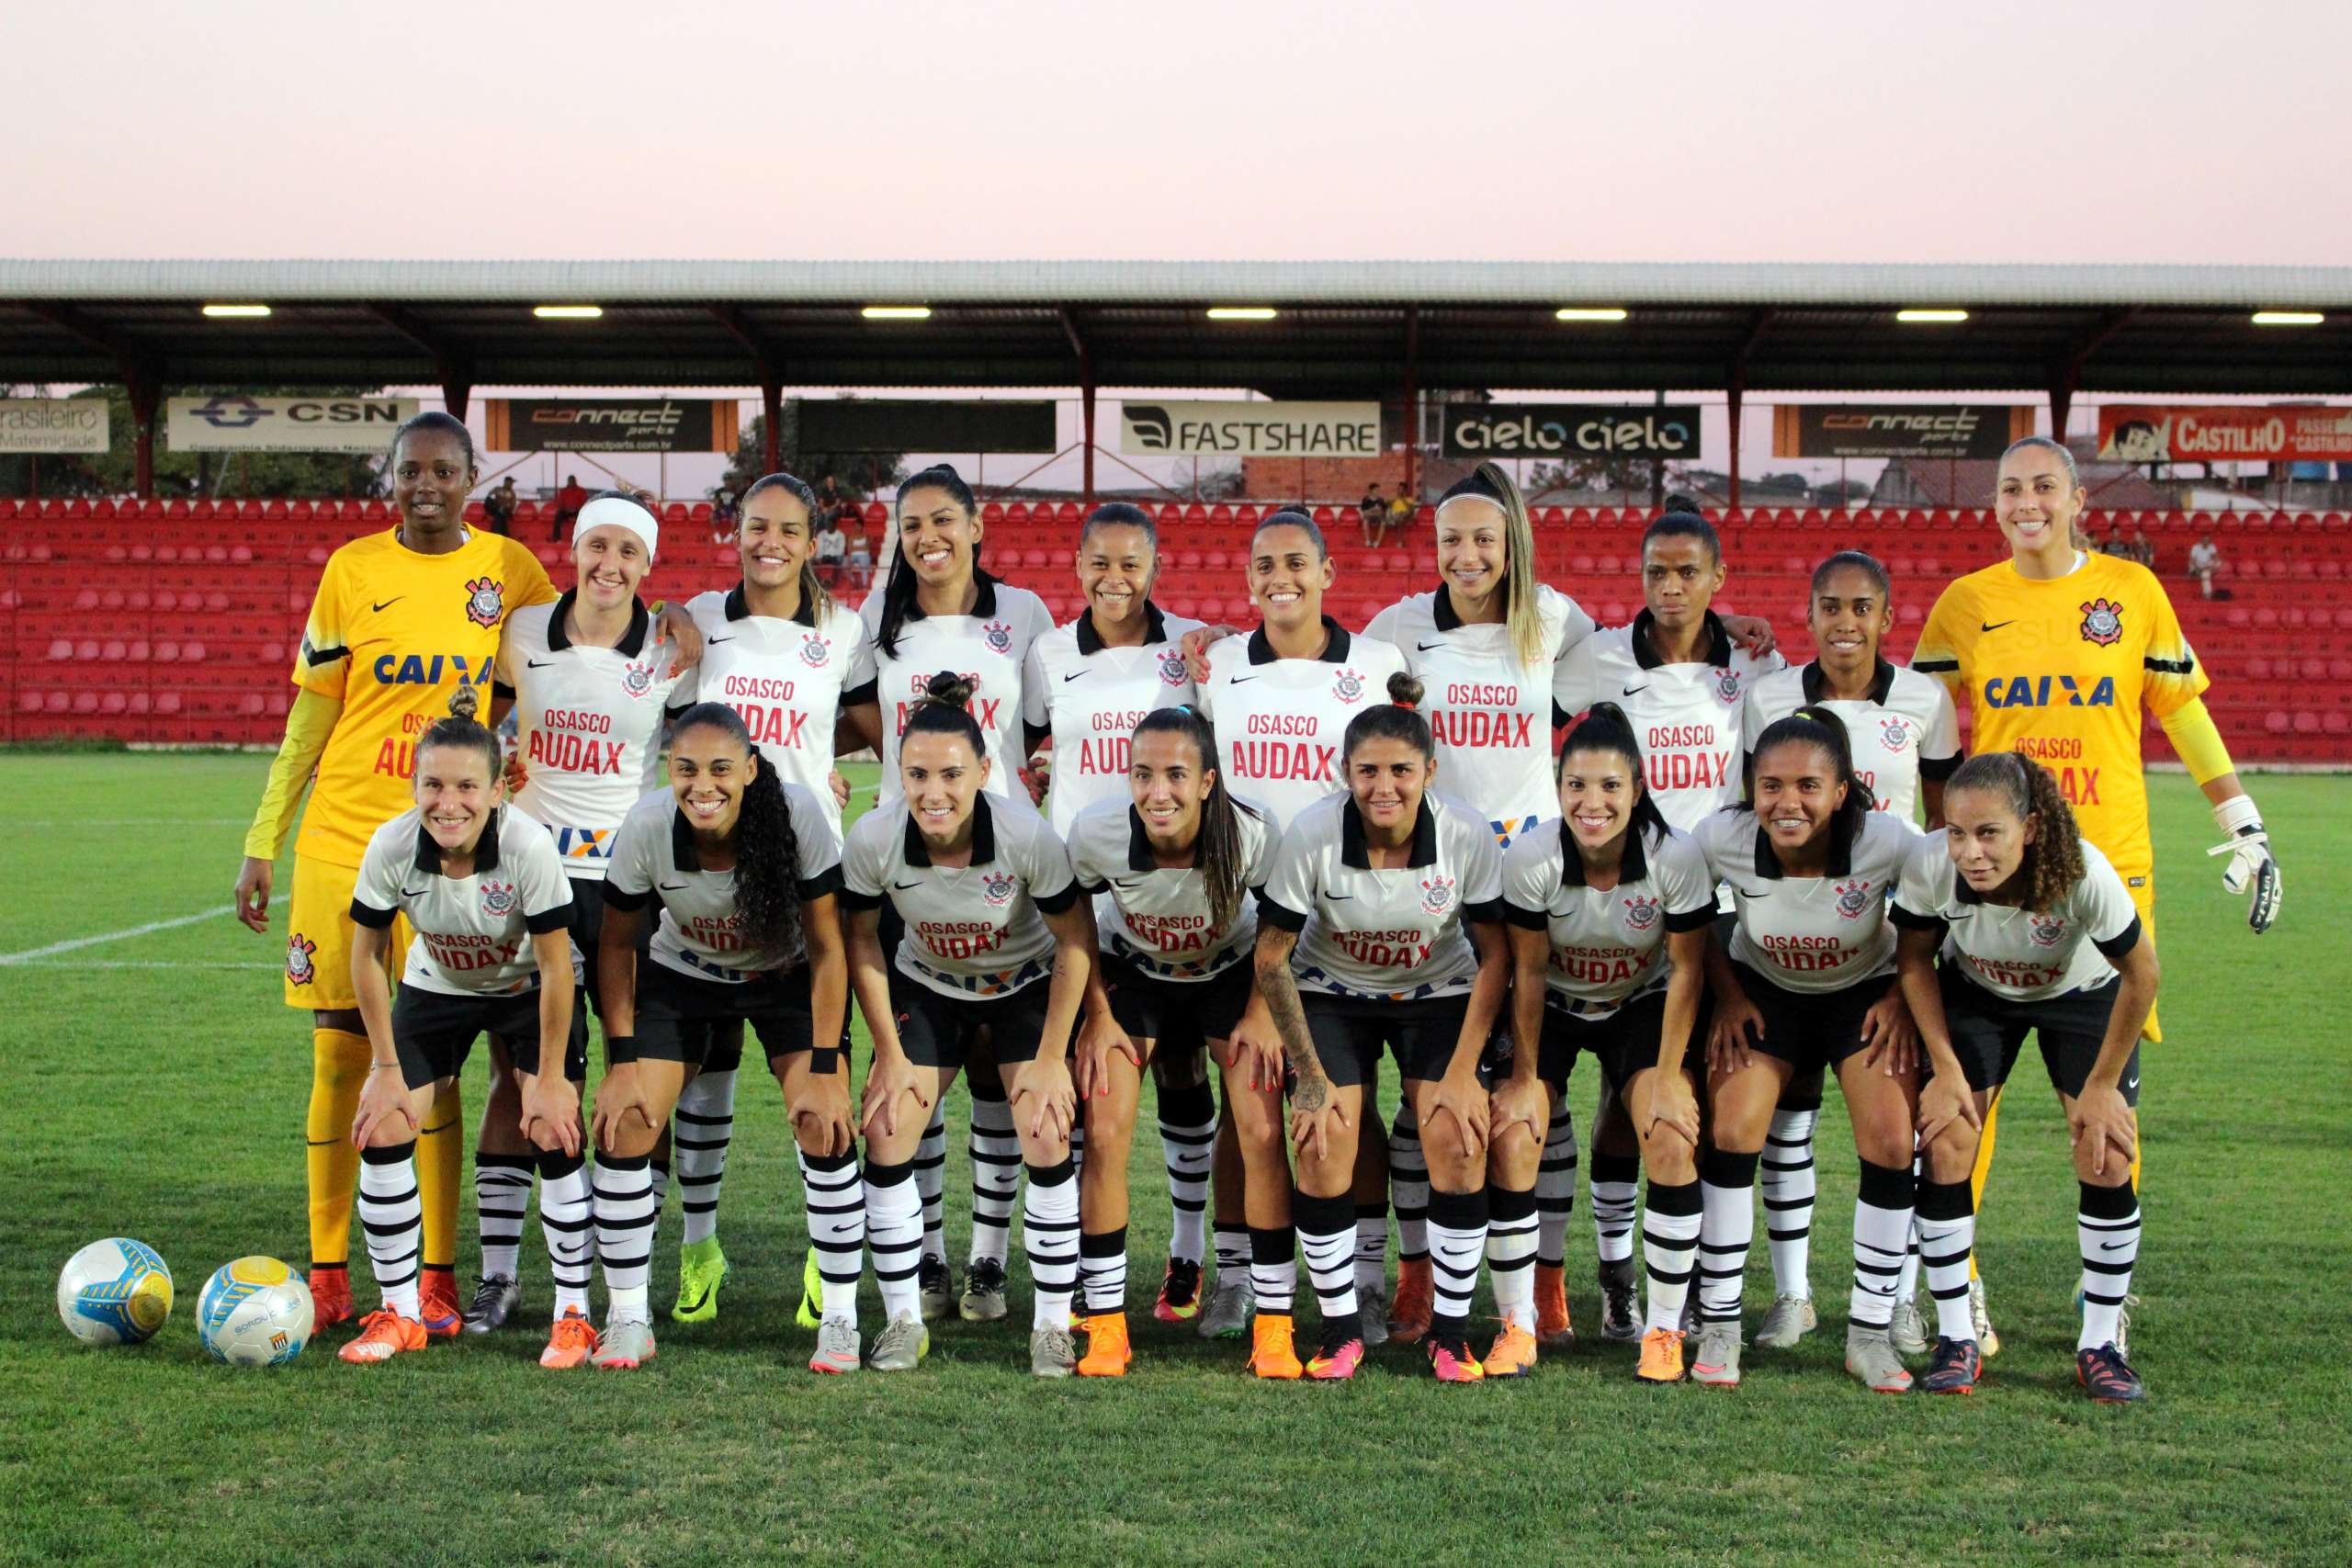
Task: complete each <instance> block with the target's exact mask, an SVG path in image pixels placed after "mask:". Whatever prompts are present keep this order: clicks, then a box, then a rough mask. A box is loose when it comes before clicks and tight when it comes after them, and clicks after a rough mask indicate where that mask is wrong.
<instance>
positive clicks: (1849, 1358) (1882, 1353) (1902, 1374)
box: [1846, 1323, 1911, 1393]
mask: <svg viewBox="0 0 2352 1568" xmlns="http://www.w3.org/2000/svg"><path fill="white" fill-rule="evenodd" d="M1846 1370H1847V1371H1849V1372H1851V1373H1853V1374H1854V1375H1855V1376H1856V1377H1857V1378H1860V1380H1861V1381H1862V1382H1863V1384H1864V1385H1865V1386H1867V1387H1868V1388H1870V1389H1871V1391H1872V1392H1873V1393H1905V1392H1907V1391H1908V1390H1909V1389H1910V1387H1911V1370H1910V1369H1909V1368H1908V1367H1905V1365H1904V1364H1903V1358H1902V1357H1900V1356H1898V1355H1896V1354H1895V1353H1894V1340H1892V1339H1889V1338H1888V1337H1886V1330H1885V1329H1883V1328H1864V1327H1863V1326H1862V1325H1860V1324H1852V1323H1849V1324H1848V1325H1846Z"/></svg>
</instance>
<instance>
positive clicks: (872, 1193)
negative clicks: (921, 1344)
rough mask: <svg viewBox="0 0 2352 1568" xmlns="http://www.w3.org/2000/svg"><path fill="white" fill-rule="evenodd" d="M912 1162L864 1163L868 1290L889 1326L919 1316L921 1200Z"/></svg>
mask: <svg viewBox="0 0 2352 1568" xmlns="http://www.w3.org/2000/svg"><path fill="white" fill-rule="evenodd" d="M914 1175H915V1165H914V1162H913V1161H912V1160H900V1161H899V1163H898V1164H896V1165H876V1163H875V1162H873V1161H872V1160H868V1161H866V1164H865V1249H866V1250H867V1251H868V1252H870V1253H872V1254H873V1255H874V1285H875V1289H876V1291H878V1292H880V1293H881V1296H882V1316H883V1317H884V1319H885V1320H887V1321H889V1322H896V1321H898V1320H899V1318H902V1317H920V1316H922V1281H921V1280H919V1279H917V1278H916V1276H917V1274H918V1272H919V1271H920V1269H921V1266H922V1193H921V1191H920V1190H918V1188H917V1186H916V1183H915V1180H914Z"/></svg>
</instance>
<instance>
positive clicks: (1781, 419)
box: [1772, 403, 2033, 457]
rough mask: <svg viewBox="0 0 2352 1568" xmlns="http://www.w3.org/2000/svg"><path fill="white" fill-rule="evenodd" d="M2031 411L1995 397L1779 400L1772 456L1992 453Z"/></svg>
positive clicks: (2022, 428)
mask: <svg viewBox="0 0 2352 1568" xmlns="http://www.w3.org/2000/svg"><path fill="white" fill-rule="evenodd" d="M2030 434H2033V411H2032V410H2031V409H2030V408H2024V407H2010V406H2004V405H2001V404H1996V403H1853V404H1828V403H1781V404H1779V405H1778V406H1776V407H1775V408H1774V409H1773V410H1772V456H1774V457H1999V456H2000V455H2001V454H2002V453H2003V452H2005V451H2007V450H2008V446H2009V443H2010V442H2012V441H2015V440H2017V439H2018V437H2019V436H2022V435H2030Z"/></svg>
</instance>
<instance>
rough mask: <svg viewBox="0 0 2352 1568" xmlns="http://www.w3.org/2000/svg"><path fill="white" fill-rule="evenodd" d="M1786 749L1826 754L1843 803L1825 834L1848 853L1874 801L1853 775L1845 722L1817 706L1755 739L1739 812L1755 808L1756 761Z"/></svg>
mask: <svg viewBox="0 0 2352 1568" xmlns="http://www.w3.org/2000/svg"><path fill="white" fill-rule="evenodd" d="M1790 745H1795V746H1811V747H1814V748H1815V749H1817V750H1820V751H1822V752H1824V753H1826V755H1827V756H1828V758H1829V761H1830V774H1831V776H1832V777H1834V778H1839V779H1843V780H1845V781H1846V803H1845V804H1844V805H1843V806H1840V807H1838V809H1837V811H1836V812H1835V813H1833V814H1832V815H1831V817H1830V818H1829V831H1830V832H1831V833H1832V834H1833V835H1834V836H1835V837H1836V840H1837V841H1838V844H1840V845H1841V846H1843V847H1844V848H1846V849H1849V850H1850V849H1852V848H1853V847H1854V843H1855V840H1859V839H1860V837H1861V836H1862V824H1863V823H1865V822H1867V821H1869V820H1870V817H1871V811H1872V810H1874V809H1876V807H1877V805H1878V799H1877V797H1876V796H1875V795H1871V786H1870V785H1868V784H1864V783H1863V782H1862V776H1861V775H1860V773H1856V772H1854V747H1853V742H1852V741H1850V740H1849V739H1847V736H1846V721H1845V720H1844V719H1841V718H1839V717H1838V716H1837V715H1836V714H1834V713H1832V712H1830V710H1829V709H1827V708H1826V707H1823V706H1821V705H1817V704H1811V703H1808V704H1807V705H1804V707H1801V708H1798V709H1796V710H1794V711H1793V712H1792V713H1791V714H1790V715H1789V716H1787V717H1786V718H1781V719H1775V720H1773V721H1772V723H1770V724H1769V725H1767V726H1765V728H1764V733H1763V734H1761V735H1759V736H1758V737H1757V738H1756V750H1753V751H1751V752H1749V753H1748V758H1749V761H1748V769H1747V800H1746V802H1745V803H1743V805H1742V807H1741V809H1743V810H1748V811H1752V810H1754V809H1755V807H1756V760H1757V759H1759V758H1761V757H1762V756H1763V755H1764V753H1765V752H1767V751H1769V750H1771V749H1772V748H1773V747H1775V746H1790ZM1945 787H1946V788H1950V787H1951V786H1950V785H1949V784H1947V785H1946V786H1945Z"/></svg>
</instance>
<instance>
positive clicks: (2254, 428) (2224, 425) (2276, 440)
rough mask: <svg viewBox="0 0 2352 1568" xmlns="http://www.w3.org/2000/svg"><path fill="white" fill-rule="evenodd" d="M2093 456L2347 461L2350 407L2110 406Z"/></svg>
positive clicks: (2351, 444) (2351, 445)
mask: <svg viewBox="0 0 2352 1568" xmlns="http://www.w3.org/2000/svg"><path fill="white" fill-rule="evenodd" d="M2098 455H2099V456H2100V457H2106V458H2111V459H2113V460H2114V461H2116V462H2119V463H2283V462H2296V461H2302V462H2312V463H2341V462H2352V408H2325V407H2322V406H2320V405H2318V404H2315V403H2314V404H2310V405H2306V406H2304V407H2301V408H2263V407H2260V406H2259V405H2256V406H2249V407H2242V408H2226V407H2224V408H2184V407H2180V406H2177V405H2172V404H2154V403H2108V404H2106V405H2104V406H2103V407H2101V408H2100V409H2099V411H2098Z"/></svg>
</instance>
